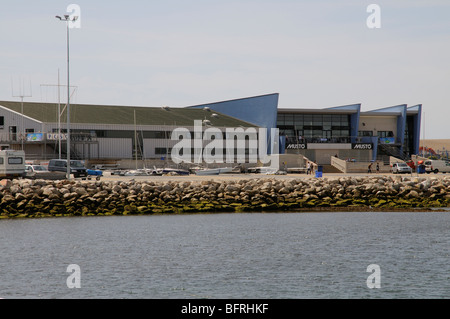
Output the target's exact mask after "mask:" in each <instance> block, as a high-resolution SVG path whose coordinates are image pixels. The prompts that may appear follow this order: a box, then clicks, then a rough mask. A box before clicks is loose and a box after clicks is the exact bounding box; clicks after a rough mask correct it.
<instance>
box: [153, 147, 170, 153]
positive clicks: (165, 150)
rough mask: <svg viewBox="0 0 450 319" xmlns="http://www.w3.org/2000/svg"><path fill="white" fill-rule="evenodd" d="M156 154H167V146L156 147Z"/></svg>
mask: <svg viewBox="0 0 450 319" xmlns="http://www.w3.org/2000/svg"><path fill="white" fill-rule="evenodd" d="M169 153H170V150H169ZM155 155H167V148H166V147H156V148H155Z"/></svg>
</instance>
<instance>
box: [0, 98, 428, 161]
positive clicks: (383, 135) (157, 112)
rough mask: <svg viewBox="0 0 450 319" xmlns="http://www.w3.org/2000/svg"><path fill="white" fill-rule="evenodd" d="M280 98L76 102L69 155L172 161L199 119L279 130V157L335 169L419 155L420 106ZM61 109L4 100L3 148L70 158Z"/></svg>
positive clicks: (0, 104)
mask: <svg viewBox="0 0 450 319" xmlns="http://www.w3.org/2000/svg"><path fill="white" fill-rule="evenodd" d="M278 97H279V95H278V93H274V94H267V95H260V96H254V97H247V98H241V99H234V100H227V101H220V102H214V103H208V104H201V105H194V106H187V107H132V106H107V105H86V104H71V115H70V118H71V125H70V128H71V158H73V159H75V158H78V159H84V160H90V161H94V160H97V161H101V160H110V161H118V160H129V161H137V160H139V161H140V160H144V159H145V160H148V159H154V160H165V161H167V160H168V158H169V157H170V155H171V153H170V152H171V149H172V147H173V146H174V145H175V144H176V143H177V140H176V139H173V138H172V136H171V133H172V132H173V130H174V129H175V128H178V127H185V128H187V129H188V130H189V131H190V132H191V134H192V136H194V133H195V132H194V131H195V126H194V121H196V120H197V121H201V123H202V126H203V125H204V129H206V128H207V127H215V128H219V129H220V130H222V131H223V132H225V131H226V129H227V128H230V127H232V128H239V127H240V128H244V129H248V128H255V129H258V128H267V129H273V128H278V129H279V153H280V154H298V155H303V156H306V157H307V158H308V159H310V160H313V161H316V162H317V163H318V164H330V158H331V157H332V156H338V157H339V158H346V159H347V158H348V159H353V160H357V161H370V160H384V158H385V157H389V156H395V157H398V158H402V159H406V158H408V157H410V156H411V155H412V154H417V153H418V152H419V136H420V120H421V112H422V105H420V104H419V105H415V106H412V107H408V106H407V105H397V106H392V107H385V108H380V109H376V110H372V111H364V112H363V111H362V110H361V104H353V105H345V106H338V107H330V108H324V109H304V108H278ZM61 108H62V112H59V111H58V110H59V106H58V104H55V103H34V102H23V104H22V103H21V102H13V101H0V147H1V148H12V149H24V150H25V153H26V156H27V159H41V160H48V159H50V158H57V157H58V156H59V154H61V156H63V158H64V156H65V154H66V143H65V137H66V135H65V133H66V129H67V126H66V118H67V115H66V111H65V108H64V105H62V106H61ZM58 113H61V117H60V121H59V122H58ZM197 123H198V122H197ZM59 127H60V128H61V133H62V134H58V131H59V129H58V128H59ZM225 138H226V136H225V134H224V139H225ZM60 145H61V147H60ZM249 152H250V153H251V152H252V151H251V150H250V151H248V150H247V154H249ZM194 153H195V152H193V154H194ZM194 156H195V155H194Z"/></svg>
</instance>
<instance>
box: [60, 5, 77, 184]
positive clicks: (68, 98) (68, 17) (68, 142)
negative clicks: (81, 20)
mask: <svg viewBox="0 0 450 319" xmlns="http://www.w3.org/2000/svg"><path fill="white" fill-rule="evenodd" d="M56 18H57V19H59V20H60V21H64V22H66V26H67V179H70V59H69V22H71V21H73V22H74V21H76V20H77V19H78V17H77V16H74V17H73V18H72V19H70V16H69V15H68V14H66V15H64V18H62V17H60V16H56Z"/></svg>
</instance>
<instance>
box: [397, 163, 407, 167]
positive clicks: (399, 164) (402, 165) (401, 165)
mask: <svg viewBox="0 0 450 319" xmlns="http://www.w3.org/2000/svg"><path fill="white" fill-rule="evenodd" d="M397 165H398V166H399V167H407V165H406V164H405V163H398V164H397Z"/></svg>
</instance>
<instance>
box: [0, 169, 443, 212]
mask: <svg viewBox="0 0 450 319" xmlns="http://www.w3.org/2000/svg"><path fill="white" fill-rule="evenodd" d="M445 207H450V177H444V178H434V177H401V176H394V177H390V176H373V177H372V176H368V177H340V178H334V179H329V178H307V179H296V178H292V179H284V180H278V179H276V178H260V179H245V178H242V179H236V180H225V181H214V180H202V181H186V180H179V181H177V180H173V181H151V180H147V181H80V180H70V181H67V180H61V181H49V180H27V179H19V180H12V181H9V180H3V181H2V183H1V185H0V218H38V217H59V216H109V215H131V214H135V215H138V214H176V213H197V212H211V213H213V212H265V211H342V210H346V211H355V210H358V211H367V210H382V211H396V210H408V211H411V210H429V209H436V208H445Z"/></svg>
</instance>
